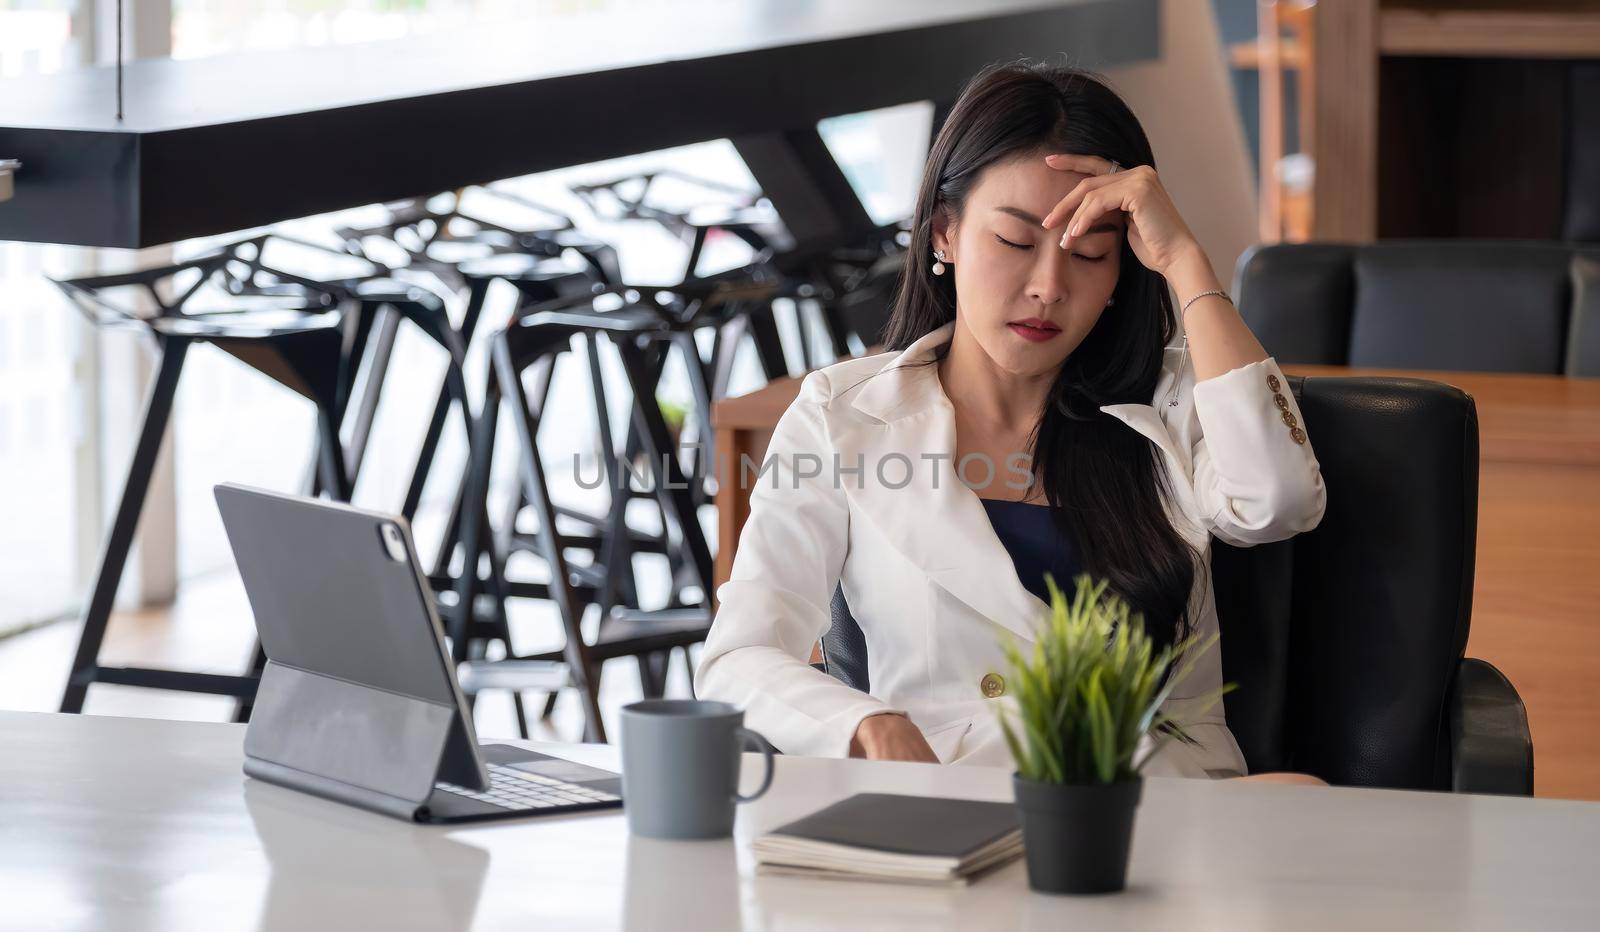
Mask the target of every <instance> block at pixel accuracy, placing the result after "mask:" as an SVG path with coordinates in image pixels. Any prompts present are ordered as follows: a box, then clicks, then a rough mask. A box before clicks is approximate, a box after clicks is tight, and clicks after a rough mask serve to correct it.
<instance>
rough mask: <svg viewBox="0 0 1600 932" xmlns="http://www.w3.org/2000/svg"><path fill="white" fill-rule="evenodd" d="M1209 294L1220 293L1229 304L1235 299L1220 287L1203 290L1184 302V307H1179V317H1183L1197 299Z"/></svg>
mask: <svg viewBox="0 0 1600 932" xmlns="http://www.w3.org/2000/svg"><path fill="white" fill-rule="evenodd" d="M1208 294H1214V295H1219V296H1221V298H1222V300H1224V301H1226V302H1228V303H1229V304H1232V303H1233V299H1232V298H1230V297H1228V293H1227V292H1226V291H1223V290H1221V289H1220V288H1219V289H1216V290H1214V291H1202V292H1200V293H1199V294H1197V295H1195V296H1194V297H1192V298H1190V299H1189V300H1187V301H1185V302H1183V307H1182V308H1181V309H1179V311H1178V317H1179V318H1182V317H1183V315H1184V313H1185V312H1186V311H1188V310H1189V305H1191V304H1193V303H1195V302H1196V301H1198V300H1200V299H1201V298H1203V297H1205V296H1206V295H1208Z"/></svg>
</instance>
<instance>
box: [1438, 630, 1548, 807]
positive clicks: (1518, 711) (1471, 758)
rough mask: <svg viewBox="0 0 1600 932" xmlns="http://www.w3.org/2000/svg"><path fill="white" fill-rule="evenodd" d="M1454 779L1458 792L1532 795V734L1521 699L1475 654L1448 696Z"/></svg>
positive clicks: (1458, 672) (1460, 669)
mask: <svg viewBox="0 0 1600 932" xmlns="http://www.w3.org/2000/svg"><path fill="white" fill-rule="evenodd" d="M1450 761H1451V765H1450V783H1451V789H1453V790H1454V791H1455V792H1457V793H1498V794H1502V795H1509V796H1532V795H1533V736H1532V735H1531V734H1530V733H1529V732H1528V711H1527V709H1525V708H1523V705H1522V697H1521V696H1519V695H1517V691H1516V689H1515V688H1514V687H1513V686H1512V685H1511V682H1510V681H1509V680H1507V679H1506V678H1505V675H1504V674H1502V673H1501V672H1500V671H1499V670H1496V669H1495V668H1494V665H1493V664H1490V663H1486V662H1484V661H1482V660H1475V659H1473V658H1471V657H1468V658H1467V659H1465V660H1463V661H1461V666H1460V667H1458V668H1457V670H1456V683H1455V688H1454V689H1453V690H1452V692H1451V694H1450Z"/></svg>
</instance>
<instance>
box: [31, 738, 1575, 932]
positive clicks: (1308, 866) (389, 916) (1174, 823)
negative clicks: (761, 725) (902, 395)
mask: <svg viewBox="0 0 1600 932" xmlns="http://www.w3.org/2000/svg"><path fill="white" fill-rule="evenodd" d="M243 736H244V727H243V726H239V725H218V724H201V723H189V722H169V721H152V720H142V719H117V718H105V717H98V716H77V715H60V714H35V713H26V712H4V713H0V748H4V753H3V755H0V878H4V881H5V886H4V888H5V898H4V907H3V909H0V928H4V929H29V930H35V929H47V928H48V929H94V930H97V932H113V930H120V929H161V930H164V932H181V930H185V929H203V930H206V932H223V930H229V929H252V930H261V932H271V930H279V929H292V930H295V932H300V930H304V929H314V928H370V929H384V930H403V929H428V930H466V929H517V930H522V932H527V930H533V929H560V930H563V932H566V930H577V929H614V928H627V929H648V930H672V929H685V930H688V929H693V930H705V932H717V930H723V929H740V928H743V929H836V928H844V927H849V928H853V929H906V930H917V932H928V930H939V929H950V930H960V932H970V930H972V929H993V930H999V929H1028V930H1033V929H1038V930H1047V929H1048V930H1058V929H1072V928H1078V929H1096V930H1103V929H1119V928H1143V929H1150V928H1183V929H1186V930H1192V932H1203V930H1207V929H1218V930H1223V929H1225V930H1229V932H1237V930H1249V929H1264V930H1268V929H1270V930H1274V932H1277V930H1282V929H1295V930H1316V929H1337V930H1341V932H1344V930H1349V929H1359V928H1407V929H1451V930H1460V929H1477V928H1482V929H1513V928H1514V929H1540V930H1558V929H1590V928H1592V927H1593V923H1594V916H1595V915H1596V911H1597V910H1600V889H1597V888H1596V886H1595V884H1594V877H1595V874H1596V870H1597V868H1600V864H1597V854H1596V852H1597V851H1600V804H1595V803H1583V802H1571V801H1557V800H1531V799H1515V798H1509V797H1488V796H1450V795H1447V794H1435V793H1416V792H1400V791H1390V790H1353V789H1322V788H1315V787H1295V786H1274V785H1259V784H1247V783H1237V782H1230V781H1219V782H1211V781H1207V780H1181V779H1160V778H1153V779H1151V780H1150V781H1149V782H1148V785H1147V786H1146V789H1145V796H1144V802H1143V804H1142V806H1141V807H1140V810H1139V821H1138V829H1137V835H1136V836H1135V839H1134V845H1133V862H1132V866H1131V869H1130V874H1129V883H1130V886H1129V889H1128V890H1127V892H1126V893H1124V894H1122V895H1118V896H1110V897H1088V898H1070V897H1061V898H1058V897H1051V896H1045V895H1041V894H1035V893H1031V892H1030V891H1028V889H1027V878H1026V873H1025V870H1024V868H1023V866H1022V864H1021V863H1020V862H1017V863H1013V864H1011V865H1009V866H1007V867H1005V868H1003V869H1001V870H1000V871H999V872H997V873H995V874H993V875H991V876H989V877H987V878H985V879H984V880H982V881H980V882H978V883H977V884H975V885H973V886H971V887H968V888H925V887H913V886H905V885H898V884H877V883H856V882H847V881H816V880H806V879H801V878H793V877H769V876H756V875H754V874H753V866H752V862H751V860H750V856H749V850H748V842H749V839H750V838H751V837H752V836H753V835H754V834H756V833H758V832H760V831H763V830H765V829H768V828H771V827H774V826H776V825H779V824H782V823H783V822H786V821H788V820H790V819H793V818H796V817H798V816H800V815H803V814H805V813H807V812H810V811H812V810H814V809H816V808H818V807H820V806H823V805H826V804H828V803H830V802H833V801H835V800H838V799H841V798H843V797H845V796H848V795H850V794H852V793H856V792H866V791H873V792H901V793H914V794H924V795H942V796H956V797H966V798H973V799H993V800H1005V799H1009V798H1010V794H1011V790H1010V776H1009V774H1008V773H1007V772H1006V771H1004V770H1001V769H997V768H982V767H941V766H936V765H928V764H903V763H882V762H869V761H848V760H843V761H842V760H826V759H820V758H801V757H781V758H779V766H778V774H777V778H776V780H775V781H774V783H773V789H772V792H771V793H769V794H768V796H766V797H765V798H763V799H762V800H761V801H760V802H758V803H756V804H754V805H751V806H747V807H745V808H744V809H743V810H742V811H741V814H740V818H739V822H738V825H737V827H736V829H735V836H736V840H735V841H706V842H660V841H650V840H645V839H630V838H629V837H628V835H627V829H626V825H625V823H624V821H623V817H622V815H621V814H620V813H616V812H611V813H600V814H590V815H576V816H566V817H555V818H545V819H532V820H523V821H516V822H506V823H501V824H499V825H493V826H483V827H477V828H456V829H446V828H440V827H427V826H415V825H410V824H407V823H403V822H399V821H395V820H392V819H388V818H385V817H383V816H379V815H373V814H371V813H368V812H365V811H363V810H358V809H352V808H348V807H345V806H341V805H338V804H336V803H330V802H326V801H324V800H321V799H317V798H315V797H311V796H305V795H302V794H299V793H295V792H293V791H290V790H285V789H282V788H280V787H276V786H271V785H268V784H263V783H258V782H256V781H252V780H246V779H245V777H244V776H243V774H242V773H241V772H240V763H241V746H242V740H243ZM539 747H540V749H541V750H544V751H547V752H551V753H556V754H560V755H562V756H566V757H570V758H573V759H579V760H583V761H585V762H589V763H595V764H599V765H602V766H616V754H615V749H614V748H612V747H607V746H597V745H588V746H579V745H563V746H553V745H540V746H539ZM759 776H760V759H759V758H757V757H755V756H753V755H747V756H746V759H745V766H744V777H745V786H744V789H745V790H746V791H748V790H751V789H753V788H754V783H755V780H756V778H758V777H759Z"/></svg>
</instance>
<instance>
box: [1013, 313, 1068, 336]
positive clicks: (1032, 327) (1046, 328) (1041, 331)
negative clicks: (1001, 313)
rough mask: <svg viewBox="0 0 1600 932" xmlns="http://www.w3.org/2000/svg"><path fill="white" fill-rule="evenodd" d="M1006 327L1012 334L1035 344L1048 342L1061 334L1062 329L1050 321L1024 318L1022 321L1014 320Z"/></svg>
mask: <svg viewBox="0 0 1600 932" xmlns="http://www.w3.org/2000/svg"><path fill="white" fill-rule="evenodd" d="M1006 326H1007V327H1010V328H1011V332H1012V333H1015V334H1016V335H1017V336H1020V337H1022V338H1023V339H1025V340H1033V341H1035V342H1037V341H1042V340H1048V339H1050V338H1051V337H1053V336H1055V335H1056V334H1058V333H1060V332H1061V328H1060V327H1058V326H1056V325H1055V324H1052V323H1051V322H1049V321H1048V320H1040V319H1039V318H1037V317H1024V318H1023V319H1022V320H1013V321H1011V322H1010V323H1008V324H1006Z"/></svg>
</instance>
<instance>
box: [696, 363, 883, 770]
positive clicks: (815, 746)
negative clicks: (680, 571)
mask: <svg viewBox="0 0 1600 932" xmlns="http://www.w3.org/2000/svg"><path fill="white" fill-rule="evenodd" d="M830 395H831V389H830V387H829V383H828V378H827V376H826V375H825V374H823V373H822V372H821V371H816V372H812V373H810V374H809V375H807V376H806V377H805V380H804V381H803V382H802V383H801V386H800V393H799V395H798V396H797V397H796V398H795V400H794V402H793V403H792V404H790V406H789V407H788V409H787V410H785V411H784V413H783V416H782V417H780V418H779V419H778V423H777V425H776V427H774V428H773V433H772V440H771V442H770V443H769V444H768V447H767V453H766V456H765V458H764V459H763V460H762V461H761V462H760V463H755V464H751V467H752V468H750V469H749V470H748V471H746V470H745V468H744V464H741V463H717V464H716V466H717V477H718V480H719V481H722V482H736V483H742V484H746V485H748V486H749V488H750V515H749V517H748V518H747V519H746V520H745V524H744V529H743V530H742V531H741V532H740V536H739V548H738V552H737V553H736V554H735V555H734V560H733V567H732V570H731V572H730V573H729V578H728V581H727V582H724V583H723V584H722V585H721V586H719V587H718V588H717V602H718V608H717V615H716V618H715V620H714V621H713V622H712V625H711V632H710V634H708V635H707V637H706V642H705V646H704V648H703V649H702V651H701V654H700V662H699V664H698V666H697V667H696V669H695V677H694V686H695V693H696V695H698V696H700V697H701V698H704V699H716V700H721V701H724V702H731V703H733V704H734V705H737V706H740V707H741V708H743V709H744V710H745V722H746V724H748V725H749V726H750V727H751V728H754V729H755V730H757V731H759V732H761V733H762V734H764V735H765V736H766V737H767V738H768V740H770V741H771V742H772V743H773V744H774V745H776V746H777V747H778V748H779V749H780V750H782V751H783V752H784V753H787V754H803V755H809V756H818V757H847V756H849V755H850V753H851V750H852V745H853V744H854V739H855V737H856V729H857V727H858V726H859V725H860V724H861V721H862V720H863V719H865V718H867V717H868V716H872V715H878V714H881V713H884V712H901V711H902V710H900V709H895V708H892V707H890V706H889V705H887V704H886V703H884V702H882V701H880V700H878V699H875V698H873V697H872V696H871V695H868V694H867V693H864V692H861V691H860V690H856V689H852V688H851V687H849V686H846V685H845V684H844V683H841V682H840V681H839V680H837V679H835V678H834V677H832V676H830V675H828V674H827V673H823V672H822V671H820V670H818V669H816V668H815V667H813V666H811V664H810V662H809V658H810V656H811V647H812V645H814V644H815V643H816V642H817V639H818V638H820V637H821V636H822V634H823V633H824V632H825V631H827V630H828V627H829V626H830V625H831V624H832V623H833V616H832V612H831V607H830V606H831V604H832V601H833V591H834V587H835V586H836V585H837V584H838V581H839V573H840V569H841V567H842V566H843V564H844V558H845V553H846V552H847V550H848V549H849V527H850V524H849V522H850V512H849V506H848V505H847V503H846V501H845V496H844V490H843V489H842V488H841V487H840V485H839V483H838V482H837V481H835V471H834V456H833V445H832V444H831V443H830V442H829V440H828V437H827V432H826V428H825V426H824V424H823V420H822V405H823V404H824V403H826V402H827V401H828V399H829V397H830ZM875 724H876V723H875ZM906 724H907V725H908V726H909V725H910V722H909V721H907V722H906ZM912 727H914V726H912ZM857 747H859V745H857Z"/></svg>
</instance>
